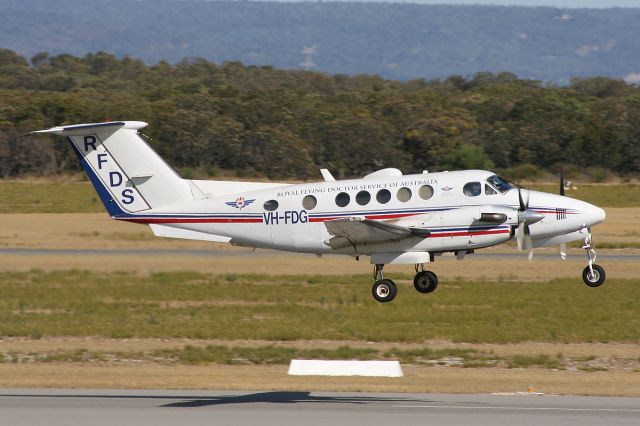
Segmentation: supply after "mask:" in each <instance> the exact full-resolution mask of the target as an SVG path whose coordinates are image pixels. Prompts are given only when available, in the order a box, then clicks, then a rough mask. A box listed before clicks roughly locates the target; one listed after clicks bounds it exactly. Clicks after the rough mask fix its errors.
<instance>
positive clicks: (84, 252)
mask: <svg viewBox="0 0 640 426" xmlns="http://www.w3.org/2000/svg"><path fill="white" fill-rule="evenodd" d="M1 255H14V256H72V257H76V256H98V257H99V256H143V257H147V256H171V257H176V256H178V257H265V256H266V257H269V256H282V255H291V256H308V254H304V253H293V252H282V251H276V250H267V249H260V250H256V251H253V250H251V249H245V250H234V251H224V250H215V249H211V250H197V249H183V250H174V249H155V248H154V249H41V248H0V256H1ZM470 256H472V257H473V258H479V259H486V260H489V259H514V260H516V259H527V256H528V253H523V252H512V253H493V252H489V253H483V252H478V253H475V254H473V255H470ZM535 257H536V260H560V255H559V254H557V253H554V254H551V253H536V255H535ZM448 258H452V259H453V258H454V257H453V256H448ZM567 259H568V260H581V261H582V260H584V259H585V255H584V254H580V255H577V254H569V255H568V256H567ZM598 259H600V260H602V261H610V262H638V261H640V255H638V254H599V255H598Z"/></svg>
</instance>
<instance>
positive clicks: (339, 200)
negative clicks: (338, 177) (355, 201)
mask: <svg viewBox="0 0 640 426" xmlns="http://www.w3.org/2000/svg"><path fill="white" fill-rule="evenodd" d="M350 201H351V197H349V194H347V193H346V192H341V193H339V194H338V195H336V204H337V205H338V207H346V206H348V205H349V202H350Z"/></svg>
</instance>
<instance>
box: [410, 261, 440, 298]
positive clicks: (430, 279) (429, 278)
mask: <svg viewBox="0 0 640 426" xmlns="http://www.w3.org/2000/svg"><path fill="white" fill-rule="evenodd" d="M420 269H422V270H420ZM413 286H414V287H415V289H416V290H418V291H419V292H420V293H431V292H432V291H434V290H435V289H436V288H437V287H438V276H437V275H436V274H434V273H433V272H431V271H425V270H424V265H422V264H416V276H415V277H414V278H413Z"/></svg>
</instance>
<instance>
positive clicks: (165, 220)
mask: <svg viewBox="0 0 640 426" xmlns="http://www.w3.org/2000/svg"><path fill="white" fill-rule="evenodd" d="M122 220H124V221H125V222H133V223H262V218H261V217H258V218H237V219H229V218H132V219H122Z"/></svg>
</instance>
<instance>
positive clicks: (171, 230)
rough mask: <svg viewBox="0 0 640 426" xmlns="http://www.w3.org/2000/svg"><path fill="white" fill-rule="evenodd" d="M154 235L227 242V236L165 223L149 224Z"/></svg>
mask: <svg viewBox="0 0 640 426" xmlns="http://www.w3.org/2000/svg"><path fill="white" fill-rule="evenodd" d="M149 226H150V227H151V230H152V231H153V233H154V235H155V236H156V237H167V238H182V239H185V240H198V241H213V242H216V243H228V242H229V241H231V238H229V237H222V236H220V235H213V234H207V233H206V232H197V231H191V230H188V229H181V228H176V227H173V226H167V225H158V224H149Z"/></svg>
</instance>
